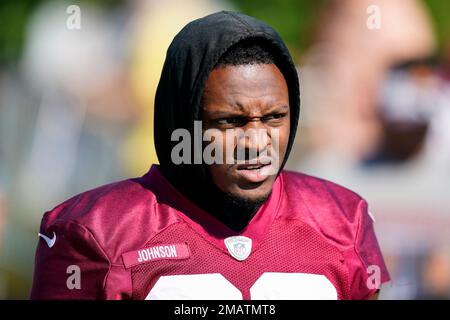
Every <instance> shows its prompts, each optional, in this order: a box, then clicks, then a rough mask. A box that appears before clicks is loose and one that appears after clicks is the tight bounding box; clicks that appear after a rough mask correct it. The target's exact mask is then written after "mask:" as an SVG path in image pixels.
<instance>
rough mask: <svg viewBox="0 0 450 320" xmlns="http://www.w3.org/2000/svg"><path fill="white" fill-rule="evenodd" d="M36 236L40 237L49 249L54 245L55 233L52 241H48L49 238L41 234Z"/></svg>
mask: <svg viewBox="0 0 450 320" xmlns="http://www.w3.org/2000/svg"><path fill="white" fill-rule="evenodd" d="M38 236H39V237H41V238H42V239H44V240H45V242H47V245H48V247H49V248H51V247H53V246H54V245H55V242H56V233H55V232H53V238H52V239H50V238H49V237H47V236H46V235H45V234H42V233H38Z"/></svg>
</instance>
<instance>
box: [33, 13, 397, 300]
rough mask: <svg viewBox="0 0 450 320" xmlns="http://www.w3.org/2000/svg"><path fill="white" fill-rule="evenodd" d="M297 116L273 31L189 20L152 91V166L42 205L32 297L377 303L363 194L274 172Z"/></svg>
mask: <svg viewBox="0 0 450 320" xmlns="http://www.w3.org/2000/svg"><path fill="white" fill-rule="evenodd" d="M299 112H300V98H299V82H298V77H297V71H296V69H295V66H294V64H293V62H292V59H291V57H290V54H289V52H288V50H287V48H286V46H285V44H284V43H283V41H282V39H281V38H280V36H279V35H278V34H277V33H276V32H275V31H274V30H273V29H272V28H271V27H270V26H268V25H266V24H265V23H263V22H261V21H258V20H256V19H254V18H252V17H249V16H246V15H243V14H239V13H235V12H228V11H222V12H218V13H215V14H212V15H209V16H206V17H204V18H201V19H198V20H195V21H193V22H191V23H189V24H188V25H186V26H185V27H184V28H183V29H182V30H181V31H180V32H179V33H178V35H177V36H176V37H175V38H174V40H173V41H172V43H171V45H170V47H169V49H168V51H167V56H166V60H165V63H164V67H163V71H162V74H161V78H160V82H159V85H158V88H157V93H156V98H155V116H154V119H155V121H154V130H155V131H154V133H155V146H156V150H157V154H158V158H159V162H160V164H159V165H153V166H152V167H151V168H150V170H149V171H148V173H146V174H145V175H144V176H142V177H139V178H134V179H128V180H125V181H120V182H116V183H112V184H109V185H106V186H102V187H99V188H96V189H94V190H90V191H87V192H84V193H82V194H80V195H77V196H75V197H73V198H71V199H69V200H67V201H65V202H64V203H62V204H60V205H58V206H57V207H55V208H54V209H53V210H51V211H49V212H46V213H45V215H44V217H43V219H42V224H41V228H40V233H39V236H40V239H39V244H38V248H37V252H36V266H35V272H34V280H33V288H32V292H31V298H32V299H368V298H372V297H374V296H375V294H376V293H377V291H378V289H379V285H380V284H381V283H383V282H386V281H388V280H389V275H388V272H387V270H386V267H385V264H384V261H383V257H382V254H381V252H380V249H379V246H378V244H377V240H376V237H375V233H374V229H373V221H372V219H371V216H370V215H369V213H368V205H367V203H366V202H365V200H364V199H362V198H361V197H360V196H358V195H357V194H356V193H354V192H352V191H349V190H347V189H345V188H343V187H341V186H338V185H336V184H334V183H332V182H329V181H326V180H322V179H318V178H314V177H311V176H308V175H305V174H301V173H296V172H288V171H285V170H283V166H284V164H285V162H286V160H287V158H288V155H289V152H290V150H291V147H292V145H293V141H294V137H295V133H296V129H297V123H298V122H299ZM343 125H344V124H343ZM239 130H240V132H241V133H242V132H243V133H244V137H242V136H241V135H238V134H235V132H237V131H239ZM251 130H253V131H254V132H257V134H256V135H257V136H258V137H257V138H256V139H254V136H251V135H249V136H245V133H247V132H250V131H251ZM207 132H209V134H210V135H209V139H208V138H207V137H206V135H207V134H206V133H207ZM229 132H231V133H232V135H231V139H228V136H227V133H229ZM261 132H262V135H263V136H261V134H260V133H261ZM186 137H187V138H186ZM212 137H213V138H212ZM252 137H253V138H252ZM182 138H184V139H187V140H183V139H182ZM207 141H210V142H211V143H210V144H208V143H206V142H207ZM210 145H213V146H214V148H213V149H214V152H211V155H212V156H213V157H215V159H217V158H222V160H223V161H206V160H205V158H204V155H205V154H206V153H207V152H206V151H207V148H208V146H210ZM227 148H228V151H227V150H226V149H227ZM230 148H231V152H229V150H230ZM236 150H238V151H239V150H244V152H241V153H240V152H236ZM267 150H270V151H271V152H265V151H267ZM230 154H231V158H232V159H234V160H235V161H229V159H230ZM199 155H200V157H198V156H199ZM202 155H203V156H202ZM252 155H253V156H252ZM251 160H253V161H251Z"/></svg>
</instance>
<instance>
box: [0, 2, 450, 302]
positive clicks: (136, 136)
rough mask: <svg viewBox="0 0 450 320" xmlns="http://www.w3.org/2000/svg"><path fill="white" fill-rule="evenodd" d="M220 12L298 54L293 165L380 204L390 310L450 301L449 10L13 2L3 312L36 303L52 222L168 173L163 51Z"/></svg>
mask: <svg viewBox="0 0 450 320" xmlns="http://www.w3.org/2000/svg"><path fill="white" fill-rule="evenodd" d="M71 5H77V6H78V8H79V9H80V20H79V22H80V25H79V27H80V28H77V27H76V24H75V25H74V20H73V13H74V11H72V9H69V10H68V8H69V7H70V6H71ZM373 5H375V7H374V6H373ZM222 9H229V10H237V11H241V12H243V13H247V14H250V15H253V16H255V17H257V18H259V19H262V20H264V21H266V22H267V23H269V24H270V25H272V26H273V27H274V28H275V29H277V30H278V31H279V33H280V34H281V36H282V37H283V39H284V40H285V41H286V43H287V45H288V47H289V49H290V51H291V53H292V56H293V57H294V60H295V62H296V63H297V65H298V70H299V75H300V81H301V92H302V93H301V98H302V110H301V121H300V122H301V124H300V130H299V132H298V134H297V140H296V146H295V148H294V150H293V152H292V154H291V158H290V160H289V162H288V168H289V169H292V170H298V171H303V172H305V173H309V174H313V175H316V176H319V177H323V178H326V179H329V180H332V181H335V182H337V183H339V184H341V185H343V186H346V187H348V188H350V189H352V190H355V191H356V192H358V193H359V194H360V195H361V196H363V197H364V198H366V199H367V200H368V202H369V207H370V210H371V212H372V214H373V215H374V217H375V220H376V222H375V227H376V232H377V235H378V239H379V242H380V245H381V248H382V250H383V252H384V255H385V259H386V262H387V264H388V268H389V270H390V273H391V277H392V281H391V282H390V283H389V284H387V285H385V286H384V287H383V290H382V293H381V296H380V298H381V299H449V298H450V2H449V1H442V0H428V1H419V0H402V1H391V0H322V1H312V0H303V1H299V0H272V1H253V0H228V1H225V0H223V1H212V0H165V1H161V0H152V1H150V0H148V1H137V0H135V1H132V0H129V1H104V0H102V1H100V0H98V1H70V2H63V1H44V0H41V1H31V0H29V1H24V0H21V1H12V0H11V1H10V0H6V1H1V2H0V21H1V23H0V299H26V298H28V294H29V290H30V285H31V281H32V272H33V267H34V253H35V248H36V244H37V240H38V237H37V232H38V230H39V223H40V219H41V217H42V215H43V213H44V212H45V211H47V210H49V209H52V208H53V207H54V206H55V205H57V204H58V203H60V202H62V201H63V200H65V199H66V198H68V197H70V196H72V195H75V194H77V193H80V192H82V191H85V190H88V189H92V188H94V187H96V186H99V185H101V184H105V183H108V182H112V181H116V180H119V179H124V178H127V177H135V176H139V175H142V174H144V173H145V172H146V171H147V170H148V168H149V167H150V165H151V163H155V162H157V158H156V155H155V151H154V146H153V137H152V135H153V132H152V131H153V127H152V122H153V98H154V94H155V91H156V85H157V83H158V80H159V76H160V72H161V69H162V64H163V61H164V57H165V51H166V49H167V47H168V45H169V43H170V41H171V40H172V38H173V36H174V35H175V34H176V33H177V32H178V31H179V30H180V29H181V28H182V27H183V26H184V25H185V24H186V23H187V22H189V21H191V20H193V19H195V18H199V17H202V16H204V15H206V14H209V13H212V12H215V11H218V10H222ZM377 17H378V18H379V20H376V18H377ZM373 19H375V20H373ZM374 21H375V23H374ZM377 21H378V22H379V25H377V24H376V22H377ZM75 22H76V21H75ZM74 26H75V28H73V27H74Z"/></svg>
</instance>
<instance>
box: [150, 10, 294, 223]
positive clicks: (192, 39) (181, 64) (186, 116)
mask: <svg viewBox="0 0 450 320" xmlns="http://www.w3.org/2000/svg"><path fill="white" fill-rule="evenodd" d="M248 39H257V40H258V41H261V42H263V43H265V44H266V45H267V46H268V47H269V48H270V50H271V53H272V54H273V55H274V59H275V61H276V65H277V67H278V68H279V69H280V71H281V72H282V73H283V75H284V77H285V80H286V83H287V85H288V90H289V100H290V114H291V116H290V117H291V118H290V120H291V124H290V128H291V129H290V136H289V142H288V147H287V151H286V156H285V158H284V159H282V163H281V166H280V171H281V170H282V168H283V166H284V164H285V163H286V160H287V158H288V155H289V152H290V150H291V148H292V145H293V142H294V137H295V134H296V129H297V123H298V120H299V112H300V98H299V82H298V76H297V71H296V69H295V66H294V64H293V62H292V58H291V56H290V54H289V51H288V49H287V48H286V46H285V44H284V43H283V41H282V39H281V38H280V36H279V35H278V33H277V32H276V31H275V30H274V29H273V28H272V27H270V26H268V25H267V24H265V23H264V22H262V21H259V20H257V19H255V18H252V17H250V16H247V15H244V14H241V13H236V12H229V11H221V12H218V13H214V14H211V15H209V16H206V17H203V18H201V19H197V20H195V21H192V22H191V23H189V24H187V25H186V26H185V27H184V28H183V29H182V30H181V31H180V32H179V33H178V34H177V36H176V37H175V38H174V39H173V41H172V43H171V45H170V46H169V49H168V50H167V56H166V60H165V63H164V67H163V70H162V74H161V78H160V82H159V85H158V88H157V92H156V97H155V116H154V119H155V122H154V136H155V147H156V152H157V155H158V159H159V162H160V167H161V171H162V172H163V174H164V176H165V177H166V178H167V179H168V180H169V181H170V182H171V183H172V184H173V185H174V186H175V187H176V188H177V189H178V190H179V191H180V192H181V193H183V194H184V195H185V196H187V197H188V198H190V199H191V201H193V202H195V203H196V204H197V205H199V206H200V207H202V208H204V209H205V210H207V211H208V212H209V213H210V214H212V215H215V216H216V217H217V218H219V219H221V220H222V221H224V222H225V223H227V224H228V225H229V226H230V227H232V228H233V227H237V228H238V229H239V228H242V227H243V225H242V218H244V220H243V221H244V224H245V223H246V222H248V221H249V220H250V219H251V217H252V214H254V213H255V212H256V210H257V209H258V207H256V208H254V209H255V210H253V212H243V210H244V211H245V210H248V209H247V208H240V207H239V206H236V205H234V204H235V202H233V201H227V199H228V197H227V195H225V194H223V193H222V192H221V191H219V190H218V188H216V187H215V185H214V183H213V182H212V180H211V178H210V176H209V175H208V172H207V168H206V166H205V165H204V164H198V163H197V164H196V161H195V159H194V157H195V155H194V153H192V154H191V158H192V159H191V162H190V163H189V164H178V165H175V164H174V163H173V161H172V159H171V151H172V149H173V147H174V146H175V145H176V144H177V142H176V141H171V135H172V132H173V131H174V130H176V129H179V128H183V129H187V130H188V131H189V132H190V134H191V137H193V140H192V141H191V143H192V148H191V150H194V152H195V150H196V148H195V147H194V143H197V144H198V145H201V135H198V134H195V132H194V121H196V120H197V121H198V120H201V119H200V111H201V110H200V108H201V107H200V103H201V96H202V94H203V89H204V87H205V83H206V80H207V78H208V76H209V74H210V72H211V71H212V69H213V68H214V66H215V65H216V64H217V62H218V61H219V59H220V57H221V56H222V55H223V54H224V53H225V52H226V51H227V50H228V49H230V47H232V46H233V45H235V44H237V43H238V42H240V41H243V40H248ZM194 139H197V141H194ZM199 140H200V141H199ZM200 151H201V150H200ZM199 158H201V156H200V157H199ZM194 185H195V187H193V186H194ZM242 209H243V210H242ZM223 211H228V212H233V213H234V215H233V216H228V217H227V213H228V212H223Z"/></svg>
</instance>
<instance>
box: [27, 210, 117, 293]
mask: <svg viewBox="0 0 450 320" xmlns="http://www.w3.org/2000/svg"><path fill="white" fill-rule="evenodd" d="M49 220H50V219H48V214H46V215H44V218H43V219H42V223H41V228H40V234H41V235H40V237H39V242H38V246H37V250H36V257H35V269H34V275H33V286H32V289H31V294H30V298H31V299H102V298H104V290H103V289H104V284H105V282H106V277H107V275H108V272H109V270H110V263H109V260H108V258H107V256H106V255H105V253H104V252H103V251H102V249H101V248H100V246H99V244H98V243H97V241H96V240H95V238H94V236H93V235H92V233H91V232H90V231H89V230H88V229H87V228H85V227H83V226H82V225H80V224H78V223H76V222H72V221H65V220H58V219H56V220H52V221H51V222H50V221H49ZM45 237H46V238H45ZM55 237H56V238H55ZM53 241H54V242H53ZM52 242H53V243H52Z"/></svg>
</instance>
